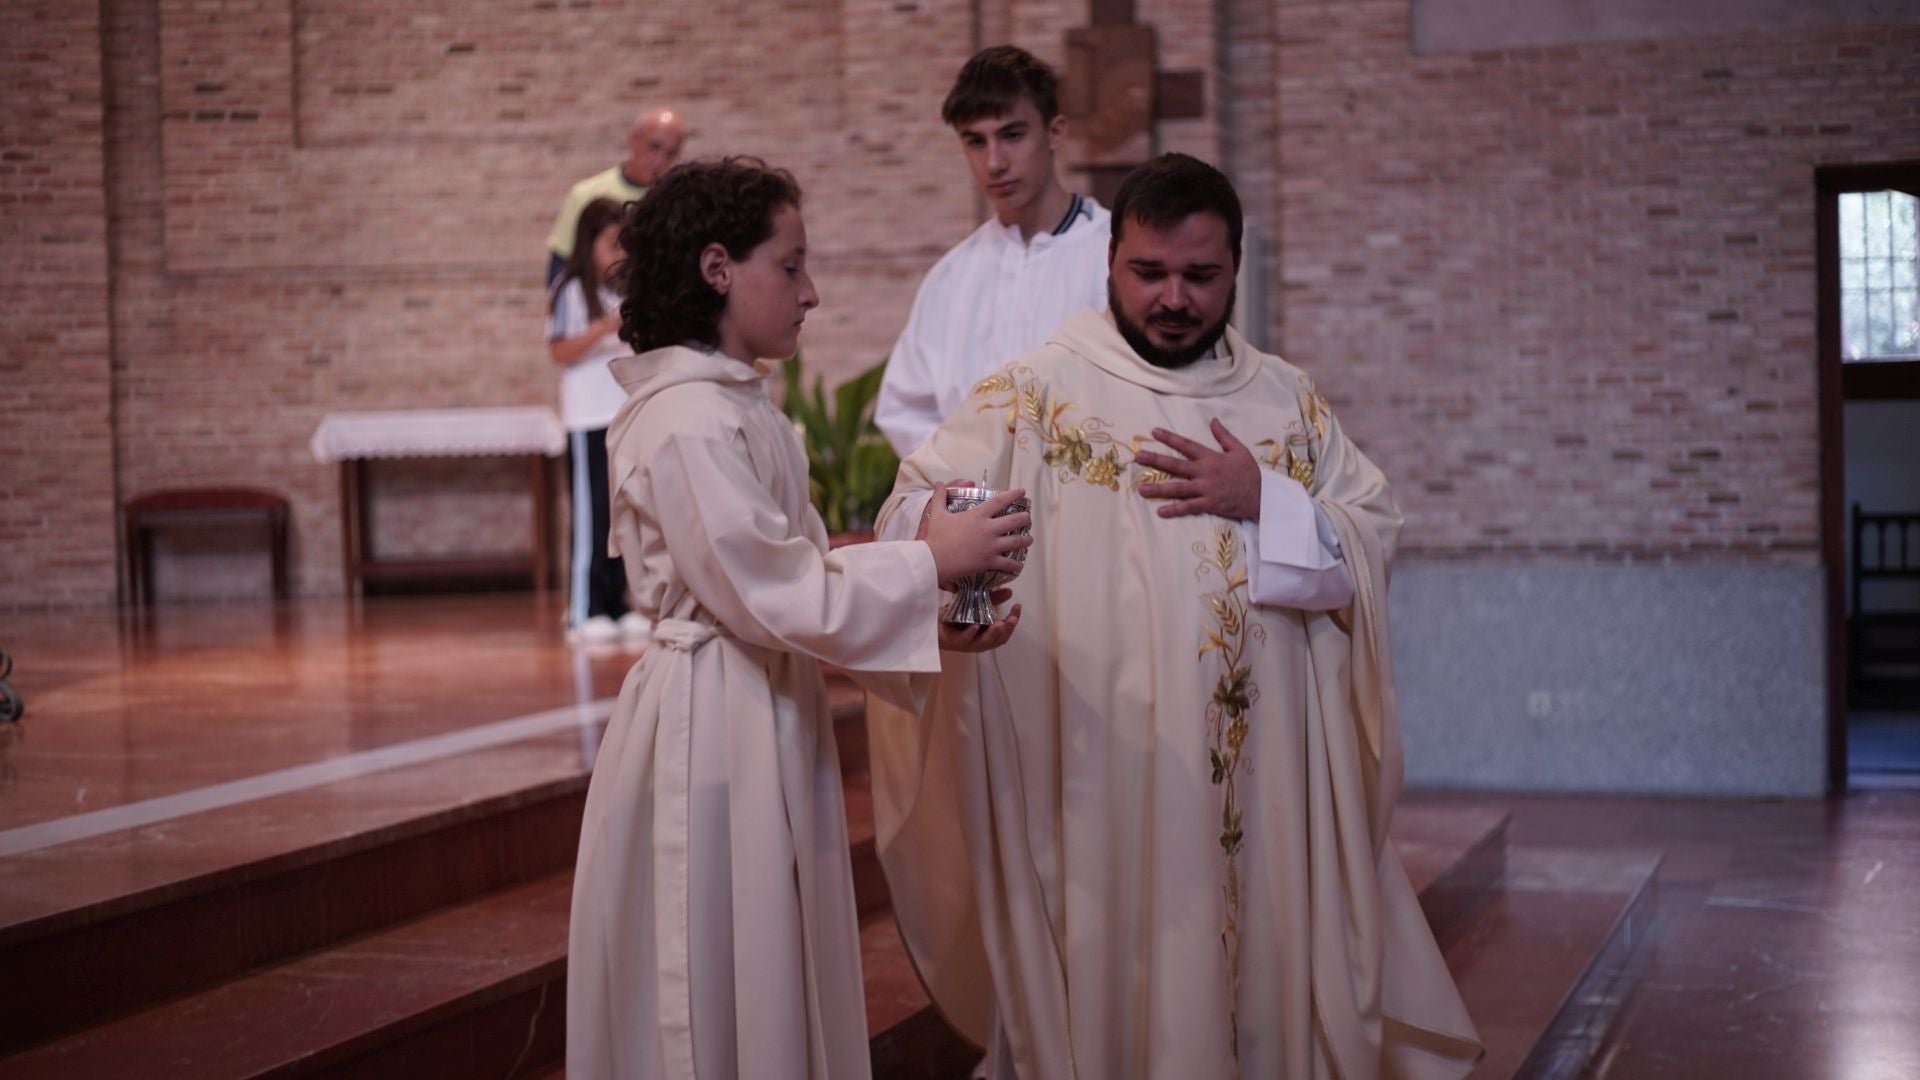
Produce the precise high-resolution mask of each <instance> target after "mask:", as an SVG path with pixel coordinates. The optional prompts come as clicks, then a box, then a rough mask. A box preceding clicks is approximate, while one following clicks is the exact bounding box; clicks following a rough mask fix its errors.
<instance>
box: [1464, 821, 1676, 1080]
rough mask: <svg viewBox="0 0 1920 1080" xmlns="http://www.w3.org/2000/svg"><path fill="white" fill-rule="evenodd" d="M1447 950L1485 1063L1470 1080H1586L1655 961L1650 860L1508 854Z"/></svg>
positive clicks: (1655, 863)
mask: <svg viewBox="0 0 1920 1080" xmlns="http://www.w3.org/2000/svg"><path fill="white" fill-rule="evenodd" d="M1507 860H1508V863H1507V873H1506V877H1505V879H1504V881H1503V882H1502V883H1501V887H1500V888H1499V890H1498V891H1497V892H1496V893H1495V894H1494V895H1493V896H1492V898H1491V899H1490V900H1489V901H1488V902H1487V903H1486V905H1485V906H1484V908H1483V909H1482V910H1481V911H1480V912H1479V913H1478V914H1477V915H1476V916H1475V917H1474V918H1473V919H1472V921H1471V923H1470V924H1469V925H1468V926H1466V927H1465V928H1464V930H1463V932H1461V933H1460V934H1458V935H1457V936H1456V938H1455V939H1454V940H1453V941H1452V942H1451V943H1450V944H1449V945H1448V947H1447V964H1448V967H1450V968H1451V969H1452V971H1453V976H1454V980H1455V982H1456V983H1457V984H1458V986H1459V987H1460V994H1461V996H1462V997H1463V998H1464V999H1465V1000H1466V1003H1467V1011H1468V1014H1469V1015H1471V1016H1472V1017H1473V1018H1474V1022H1475V1024H1476V1025H1477V1026H1478V1027H1479V1029H1480V1037H1481V1040H1482V1041H1483V1042H1484V1043H1485V1045H1486V1048H1487V1055H1486V1057H1485V1058H1484V1059H1483V1060H1482V1061H1481V1063H1480V1066H1479V1067H1478V1068H1477V1069H1476V1070H1475V1071H1474V1073H1473V1080H1508V1078H1524V1080H1571V1078H1574V1077H1579V1076H1582V1075H1585V1074H1586V1072H1587V1070H1588V1068H1589V1066H1590V1065H1591V1064H1592V1063H1593V1062H1594V1061H1595V1060H1596V1059H1597V1057H1598V1055H1599V1054H1600V1053H1602V1052H1603V1050H1604V1047H1605V1045H1606V1040H1607V1037H1608V1035H1609V1033H1610V1032H1611V1030H1612V1029H1613V1025H1614V1022H1615V1021H1616V1020H1617V1019H1618V1018H1619V1016H1620V1013H1621V1009H1622V1006H1623V1005H1624V1004H1625V1002H1626V1000H1627V999H1628V998H1629V996H1630V995H1631V994H1632V991H1633V988H1634V986H1635V984H1636V983H1637V982H1638V981H1639V977H1640V975H1641V974H1642V972H1643V971H1644V968H1645V965H1646V964H1647V962H1648V960H1649V957H1650V955H1651V951H1652V950H1651V948H1650V943H1651V940H1652V933H1653V925H1654V920H1655V916H1656V913H1657V905H1656V900H1657V895H1656V890H1655V874H1656V872H1657V870H1658V868H1659V865H1660V857H1659V856H1658V855H1656V854H1652V853H1636V852H1604V853H1594V852H1585V851H1559V850H1554V849H1546V848H1532V847H1516V848H1515V849H1513V850H1512V851H1511V852H1509V853H1508V855H1507Z"/></svg>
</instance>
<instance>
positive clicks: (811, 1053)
mask: <svg viewBox="0 0 1920 1080" xmlns="http://www.w3.org/2000/svg"><path fill="white" fill-rule="evenodd" d="M613 370H614V374H615V375H616V376H617V377H618V378H619V379H620V381H621V384H622V385H624V386H626V387H627V389H628V391H629V392H630V394H631V396H630V398H629V399H628V401H627V404H626V405H625V406H623V407H622V409H621V411H620V413H619V415H618V416H616V417H615V418H614V422H613V426H612V428H611V429H610V431H609V433H608V457H609V463H610V464H609V468H610V473H609V478H610V480H611V483H612V487H613V492H614V495H613V510H612V513H613V519H612V534H613V541H612V543H613V547H614V549H615V550H616V551H617V552H618V553H619V554H620V555H622V556H623V557H624V559H625V563H626V569H627V579H628V582H629V583H630V585H631V586H632V589H633V593H634V596H635V599H636V603H637V607H638V610H639V611H640V612H641V613H642V614H644V615H647V616H649V617H651V618H652V619H653V620H654V631H653V644H652V645H651V646H650V647H649V648H648V650H647V652H646V654H645V655H644V656H642V657H641V659H640V661H639V663H637V664H636V665H635V666H634V669H633V671H632V673H631V674H629V675H628V677H627V681H626V685H625V686H624V687H623V688H622V690H621V692H620V700H619V704H618V706H617V707H616V708H615V709H614V712H613V716H612V718H611V719H610V720H609V721H608V724H607V732H606V737H605V739H604V741H603V742H602V744H601V747H600V753H599V758H598V760H597V761H596V763H595V765H594V772H593V780H592V783H591V786H590V787H589V789H588V792H587V805H586V815H585V820H584V823H583V825H582V828H581V835H580V858H579V864H578V868H577V869H576V871H575V876H574V895H573V917H572V926H571V934H570V942H569V958H568V973H567V1072H568V1075H569V1076H573V1077H595V1078H599V1077H607V1078H618V1080H641V1078H672V1080H694V1078H697V1080H731V1078H735V1077H740V1078H749V1077H750V1078H766V1080H844V1078H854V1080H860V1078H864V1077H866V1076H867V1075H868V1073H869V1067H868V1047H867V1030H866V1011H865V1005H864V994H863V987H862V981H861V976H860V943H859V926H858V922H857V916H856V912H855V908H854V896H853V880H852V872H851V868H850V866H849V863H848V852H847V826H846V816H845V806H844V804H843V803H842V796H841V788H840V772H839V759H838V756H837V755H836V753H835V749H834V738H833V728H832V718H831V715H830V712H829V709H828V705H827V700H826V692H825V689H824V685H823V683H822V680H821V676H820V667H819V664H820V661H822V660H826V661H830V662H832V663H834V664H837V665H839V666H841V667H843V668H846V669H848V670H849V671H852V672H855V673H856V674H857V673H860V672H876V673H877V672H889V673H915V672H923V673H924V672H933V671H937V670H938V669H939V663H940V661H939V644H938V625H937V622H936V615H937V612H938V608H939V597H940V593H939V590H938V588H937V587H936V584H935V580H934V566H933V557H932V553H931V552H930V551H929V550H928V548H927V546H926V545H925V544H920V543H899V544H867V545H861V546H857V547H850V548H843V549H841V550H839V551H835V552H831V553H829V552H828V551H827V545H826V532H825V529H824V528H823V526H822V525H821V522H820V517H819V515H818V514H816V513H815V512H814V510H813V508H812V506H811V504H810V503H809V501H808V493H807V459H806V454H805V451H804V450H803V448H802V447H801V445H800V442H799V438H798V436H797V435H796V434H795V432H794V430H793V426H792V424H791V423H790V422H788V420H787V418H786V417H785V416H783V415H781V413H780V412H779V410H777V409H775V408H774V407H773V405H772V403H771V402H770V401H769V400H768V399H767V394H766V390H765V388H764V386H763V385H762V381H761V373H760V371H759V370H758V369H756V368H755V367H754V366H752V365H750V364H746V363H743V362H741V361H738V360H733V359H729V358H728V357H726V356H722V355H717V354H713V353H707V352H702V351H697V350H694V349H688V348H672V349H662V350H658V351H655V352H650V353H647V354H645V355H642V356H635V357H628V358H624V359H620V360H616V361H614V363H613ZM921 681H922V682H923V683H924V682H925V679H924V678H923V679H922V680H921ZM888 682H889V685H893V686H897V687H902V688H904V687H905V686H906V685H907V684H908V683H909V682H910V680H909V679H908V678H907V677H906V676H905V675H903V674H895V675H893V676H890V677H889V678H888Z"/></svg>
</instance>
